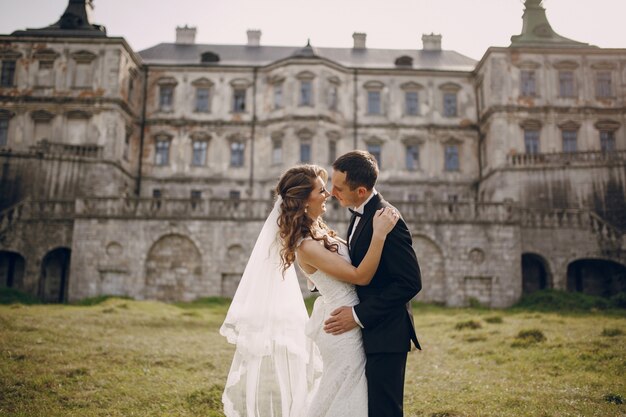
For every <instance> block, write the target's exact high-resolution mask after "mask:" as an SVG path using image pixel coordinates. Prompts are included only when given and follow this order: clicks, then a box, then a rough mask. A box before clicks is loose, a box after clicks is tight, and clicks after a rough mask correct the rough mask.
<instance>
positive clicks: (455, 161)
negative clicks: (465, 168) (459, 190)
mask: <svg viewBox="0 0 626 417" xmlns="http://www.w3.org/2000/svg"><path fill="white" fill-rule="evenodd" d="M444 169H445V170H446V171H448V172H454V171H459V169H460V163H459V145H458V144H456V143H448V144H446V145H445V148H444Z"/></svg>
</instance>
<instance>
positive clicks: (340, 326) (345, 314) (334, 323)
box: [324, 307, 358, 335]
mask: <svg viewBox="0 0 626 417" xmlns="http://www.w3.org/2000/svg"><path fill="white" fill-rule="evenodd" d="M355 327H358V324H357V323H356V321H354V315H353V314H352V307H339V308H337V309H335V310H333V312H332V313H330V317H329V318H328V320H326V321H325V322H324V331H325V332H326V333H329V334H334V335H338V334H342V333H345V332H347V331H350V330H352V329H354V328H355Z"/></svg>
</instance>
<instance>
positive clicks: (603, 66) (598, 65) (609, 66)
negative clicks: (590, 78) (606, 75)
mask: <svg viewBox="0 0 626 417" xmlns="http://www.w3.org/2000/svg"><path fill="white" fill-rule="evenodd" d="M591 68H593V69H594V70H605V71H610V70H614V69H616V68H617V65H616V64H615V63H614V62H608V61H601V62H594V63H593V64H591Z"/></svg>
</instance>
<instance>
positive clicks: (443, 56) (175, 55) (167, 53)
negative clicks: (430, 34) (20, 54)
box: [139, 43, 477, 71]
mask: <svg viewBox="0 0 626 417" xmlns="http://www.w3.org/2000/svg"><path fill="white" fill-rule="evenodd" d="M303 49H304V48H302V47H296V46H246V45H203V44H191V45H186V44H176V43H161V44H158V45H156V46H153V47H151V48H148V49H145V50H143V51H140V52H139V55H140V56H141V58H142V59H143V61H144V62H145V63H147V64H167V65H188V64H199V63H200V55H201V54H203V53H205V52H213V53H215V54H217V55H219V57H220V61H219V62H218V63H215V64H211V65H244V66H252V65H258V66H263V65H268V64H271V63H272V62H276V61H279V60H281V59H285V58H288V57H290V56H293V55H297V52H299V51H301V50H303ZM314 51H315V52H316V53H317V55H318V56H320V57H322V58H325V59H328V60H330V61H334V62H337V63H339V64H341V65H343V66H345V67H349V68H384V69H388V68H396V65H395V61H396V59H397V58H399V57H401V56H409V57H411V58H413V67H412V68H414V69H433V70H445V71H472V70H473V69H474V68H475V67H476V64H477V61H475V60H473V59H472V58H468V57H466V56H464V55H461V54H459V53H458V52H454V51H425V50H417V49H369V48H368V49H361V50H359V49H352V48H318V47H316V48H314Z"/></svg>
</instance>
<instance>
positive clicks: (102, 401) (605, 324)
mask: <svg viewBox="0 0 626 417" xmlns="http://www.w3.org/2000/svg"><path fill="white" fill-rule="evenodd" d="M314 301H315V299H314V298H312V299H307V300H306V305H307V306H308V307H311V306H312V303H313V302H314ZM228 305H229V300H225V299H215V298H213V299H205V300H198V301H196V302H194V303H177V304H174V305H172V304H167V303H160V302H153V301H133V300H124V299H107V300H105V301H102V302H100V303H99V304H94V305H90V306H76V305H72V306H67V305H31V306H26V305H20V307H19V308H13V306H15V305H13V306H0V416H15V417H27V416H28V417H31V416H32V417H39V416H41V417H101V416H115V417H122V416H133V417H158V416H177V417H196V416H209V417H223V413H222V405H221V395H222V390H223V387H224V384H225V382H226V375H227V374H228V370H229V369H230V365H231V360H232V357H233V352H234V347H233V346H232V345H229V344H228V343H227V342H226V340H225V339H224V338H223V337H222V336H220V335H219V333H218V330H219V327H220V326H221V324H222V322H223V320H224V316H225V314H226V310H227V306H228ZM107 309H111V310H112V312H111V313H104V312H103V311H104V310H107ZM414 312H415V327H416V330H417V333H418V337H419V339H420V342H421V344H422V348H423V350H422V351H420V352H417V351H414V352H411V353H410V354H409V356H408V362H407V369H406V385H405V393H406V395H405V415H406V416H407V417H409V416H418V417H433V416H435V417H495V416H497V417H538V416H552V417H565V416H575V415H580V416H585V417H617V416H619V415H620V412H622V413H623V410H622V408H623V407H624V405H622V404H623V401H624V396H623V395H624V393H625V392H626V380H624V378H623V375H624V374H625V373H626V361H625V360H624V358H626V344H624V343H621V341H622V340H621V339H615V338H614V339H609V338H608V337H603V336H602V335H601V332H602V329H623V330H626V329H625V328H624V317H621V316H618V315H611V314H595V313H587V314H584V313H580V314H576V315H562V314H554V313H550V312H538V311H535V310H532V311H527V310H519V309H514V310H499V311H497V313H496V312H494V311H493V310H491V311H489V312H485V311H484V310H482V309H478V310H477V309H470V308H443V307H441V306H437V305H432V304H421V303H417V304H416V305H415V306H414ZM491 317H500V318H501V319H502V322H501V324H498V325H497V326H496V325H488V324H487V323H490V320H488V319H490V318H491ZM496 321H497V320H496ZM468 322H470V323H473V324H469V325H468V324H464V325H461V327H462V329H461V331H456V330H455V326H456V325H457V324H460V323H468ZM476 323H478V324H480V325H482V330H477V329H474V327H476V326H475V324H476ZM465 329H467V330H465ZM538 329H540V330H538ZM539 334H540V335H542V336H543V338H545V336H546V335H547V336H548V337H549V339H547V340H546V339H542V337H541V336H540V335H539ZM539 339H541V340H542V341H541V342H538V341H537V340H539ZM512 341H514V342H524V346H529V347H531V348H528V349H512V348H511V342H512ZM529 341H530V342H529ZM532 346H537V347H541V348H532ZM620 401H622V403H621V404H620V403H619V402H620Z"/></svg>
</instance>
